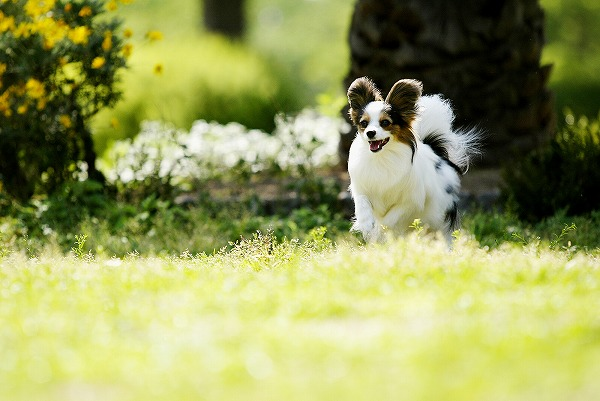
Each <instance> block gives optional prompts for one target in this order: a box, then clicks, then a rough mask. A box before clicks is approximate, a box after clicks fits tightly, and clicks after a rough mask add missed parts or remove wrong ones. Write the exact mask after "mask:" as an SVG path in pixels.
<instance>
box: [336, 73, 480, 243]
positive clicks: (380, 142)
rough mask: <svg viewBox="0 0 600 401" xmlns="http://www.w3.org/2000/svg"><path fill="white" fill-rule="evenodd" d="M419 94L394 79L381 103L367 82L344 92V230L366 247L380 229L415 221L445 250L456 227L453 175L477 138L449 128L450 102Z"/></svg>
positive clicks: (398, 228)
mask: <svg viewBox="0 0 600 401" xmlns="http://www.w3.org/2000/svg"><path fill="white" fill-rule="evenodd" d="M422 92H423V85H422V83H421V82H420V81H417V80H413V79H402V80H400V81H398V82H396V83H395V84H394V86H393V87H392V89H391V90H390V92H389V94H388V95H387V97H386V98H385V100H384V99H383V97H382V95H381V92H380V91H379V89H378V88H377V87H376V86H375V84H374V83H373V81H372V80H370V79H369V78H367V77H363V78H358V79H356V80H355V81H354V82H353V83H352V84H351V85H350V88H349V89H348V102H349V104H350V111H349V114H350V118H351V120H352V123H353V124H354V125H355V126H356V128H357V131H358V132H357V135H356V138H355V139H354V141H353V142H352V145H351V146H350V155H349V159H348V172H349V174H350V192H351V194H352V198H353V199H354V205H355V221H354V224H353V225H352V229H351V230H352V231H358V232H360V233H362V235H363V237H364V239H365V240H366V241H368V242H377V241H379V240H382V239H383V237H384V233H385V231H386V229H389V230H390V231H391V232H392V233H395V234H403V233H405V232H407V231H408V230H409V228H410V226H411V225H412V224H413V222H414V221H415V220H416V219H420V221H421V223H422V224H423V225H424V226H426V227H428V228H430V229H432V230H436V231H441V232H442V233H443V234H444V236H445V238H446V240H447V241H448V243H449V244H451V243H452V234H453V232H454V231H455V230H457V229H458V228H459V224H460V222H459V212H458V200H459V191H460V176H461V175H463V174H465V173H466V171H467V169H468V167H469V161H470V159H471V158H472V157H473V156H474V155H476V154H478V153H479V144H480V137H481V135H480V132H479V131H478V130H477V129H469V130H463V131H461V130H455V129H453V127H452V123H453V120H454V113H453V111H452V108H451V106H450V103H449V102H448V101H447V100H445V99H443V98H442V97H441V96H440V95H433V96H422Z"/></svg>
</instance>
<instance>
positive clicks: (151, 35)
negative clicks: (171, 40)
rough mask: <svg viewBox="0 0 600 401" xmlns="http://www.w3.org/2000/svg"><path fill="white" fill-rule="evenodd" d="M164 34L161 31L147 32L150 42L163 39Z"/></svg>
mask: <svg viewBox="0 0 600 401" xmlns="http://www.w3.org/2000/svg"><path fill="white" fill-rule="evenodd" d="M162 38H163V34H162V32H160V31H148V32H146V39H148V40H150V42H155V41H157V40H162Z"/></svg>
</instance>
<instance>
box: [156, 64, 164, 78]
mask: <svg viewBox="0 0 600 401" xmlns="http://www.w3.org/2000/svg"><path fill="white" fill-rule="evenodd" d="M154 73H155V74H156V75H161V74H162V73H163V65H162V64H160V63H158V64H156V65H155V66H154Z"/></svg>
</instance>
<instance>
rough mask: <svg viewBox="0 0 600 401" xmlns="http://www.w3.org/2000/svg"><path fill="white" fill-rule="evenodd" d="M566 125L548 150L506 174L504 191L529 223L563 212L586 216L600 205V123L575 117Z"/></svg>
mask: <svg viewBox="0 0 600 401" xmlns="http://www.w3.org/2000/svg"><path fill="white" fill-rule="evenodd" d="M566 121H567V125H566V126H565V127H564V128H563V129H562V130H561V131H560V132H559V134H558V135H557V136H556V138H554V140H553V141H552V142H551V143H550V145H549V146H548V147H547V148H545V149H543V150H541V151H536V152H533V153H532V154H531V155H529V156H528V157H527V158H525V159H524V160H523V161H521V162H519V163H517V164H516V165H513V166H510V167H509V168H507V169H506V170H505V181H506V183H507V186H506V188H505V192H506V194H507V195H508V198H509V202H510V204H511V205H512V206H513V207H514V208H515V211H516V212H517V214H518V215H519V217H521V218H523V219H525V220H528V221H536V220H539V219H542V218H545V217H549V216H552V215H554V214H556V213H557V212H559V211H562V212H564V213H565V214H567V215H581V214H584V213H588V212H591V211H593V210H596V209H598V208H599V207H600V191H598V188H597V187H598V183H599V182H600V169H598V166H599V165H600V122H599V121H598V120H592V121H589V120H588V119H587V118H586V117H581V118H579V119H577V120H576V119H575V118H574V117H573V116H572V115H567V117H566Z"/></svg>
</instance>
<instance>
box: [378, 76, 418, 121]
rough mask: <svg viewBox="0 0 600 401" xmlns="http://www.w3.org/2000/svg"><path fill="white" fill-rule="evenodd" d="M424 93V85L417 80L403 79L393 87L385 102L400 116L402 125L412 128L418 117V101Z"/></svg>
mask: <svg viewBox="0 0 600 401" xmlns="http://www.w3.org/2000/svg"><path fill="white" fill-rule="evenodd" d="M422 93H423V84H422V83H421V81H417V80H415V79H401V80H400V81H398V82H396V83H395V84H394V86H392V89H391V90H390V93H389V94H388V95H387V98H386V99H385V102H386V103H387V104H389V105H390V106H392V109H393V110H394V112H395V113H397V114H398V116H399V117H400V119H401V120H402V123H403V124H401V125H403V126H405V127H406V126H410V124H411V122H412V121H413V120H414V119H415V117H416V116H417V101H418V100H419V98H420V97H421V94H422ZM398 123H400V122H399V121H398Z"/></svg>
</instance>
